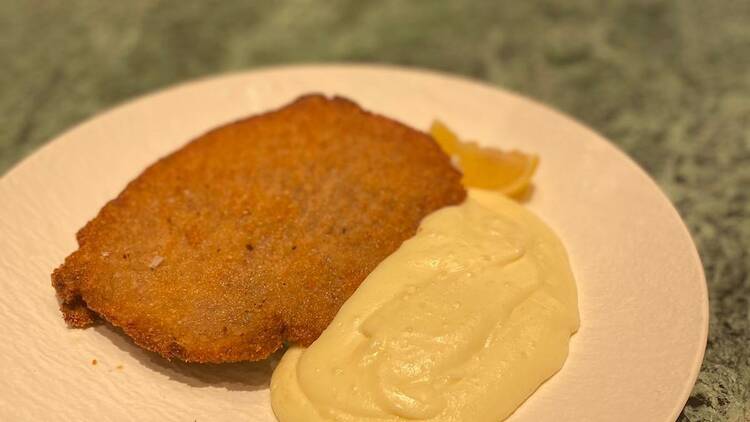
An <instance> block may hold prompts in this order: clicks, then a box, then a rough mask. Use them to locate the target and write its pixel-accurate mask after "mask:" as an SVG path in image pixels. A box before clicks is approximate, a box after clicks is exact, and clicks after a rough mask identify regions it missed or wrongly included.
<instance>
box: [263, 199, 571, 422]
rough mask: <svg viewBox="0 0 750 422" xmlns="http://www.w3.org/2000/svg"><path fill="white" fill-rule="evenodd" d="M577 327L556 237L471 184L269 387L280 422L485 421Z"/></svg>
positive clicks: (544, 371)
mask: <svg viewBox="0 0 750 422" xmlns="http://www.w3.org/2000/svg"><path fill="white" fill-rule="evenodd" d="M577 328H578V307H577V297H576V288H575V282H574V280H573V275H572V273H571V270H570V265H569V264H568V258H567V255H566V252H565V249H564V248H563V245H562V243H561V242H560V240H559V239H558V238H557V237H556V236H555V234H554V233H553V232H552V231H551V230H550V229H549V228H548V227H547V226H546V225H545V224H544V223H543V222H542V221H541V220H539V219H538V218H537V217H536V216H534V215H533V214H532V213H531V212H529V211H527V210H526V209H524V208H523V207H521V206H520V205H518V204H516V203H515V202H513V201H511V200H509V199H507V198H505V197H503V196H502V195H500V194H498V193H492V192H488V191H480V190H470V191H469V197H468V198H467V200H466V202H465V203H463V204H461V205H459V206H454V207H448V208H443V209H441V210H439V211H437V212H435V213H433V214H431V215H429V216H428V217H426V218H425V219H424V220H423V221H422V224H421V225H420V228H419V231H418V232H417V234H416V235H415V236H414V237H413V238H411V239H409V240H407V241H406V242H404V244H403V245H402V246H401V247H400V248H399V249H398V250H397V251H396V252H394V253H393V254H392V255H391V256H389V257H388V258H386V259H385V260H384V261H383V262H382V263H381V264H380V265H379V266H378V267H377V268H376V269H375V270H374V271H373V272H372V273H371V274H370V275H369V276H368V277H367V279H365V281H364V282H363V283H362V285H361V286H360V287H359V288H358V289H357V291H356V292H355V293H354V295H352V296H351V298H349V300H348V301H347V302H346V303H345V304H344V306H343V307H342V308H341V310H340V311H339V312H338V314H337V315H336V317H335V318H334V320H333V322H332V323H331V325H330V326H329V327H328V328H327V329H326V330H325V331H324V332H323V334H322V335H321V336H320V338H318V340H317V341H315V342H314V343H313V344H312V345H311V346H310V347H309V348H307V349H304V348H300V347H293V348H291V349H290V350H288V351H287V352H286V354H285V355H284V357H283V359H282V360H281V362H280V364H279V366H278V367H277V368H276V370H275V372H274V374H273V378H272V380H271V403H272V406H273V410H274V412H275V413H276V416H277V417H278V419H279V420H280V421H281V422H298V421H311V422H312V421H363V422H367V421H373V422H374V421H407V420H410V421H413V420H418V421H472V422H481V421H490V422H497V421H499V420H502V419H504V418H506V417H507V416H508V415H510V414H511V413H513V411H514V410H515V409H516V408H517V407H518V406H519V405H520V404H521V403H522V402H523V401H524V400H525V399H526V398H527V397H528V396H529V395H531V394H532V393H533V392H534V391H535V390H536V389H537V387H539V385H540V384H542V383H543V382H544V381H545V380H546V379H548V378H549V377H550V376H552V375H553V374H555V373H556V372H557V371H558V370H559V369H560V368H561V367H562V365H563V363H564V361H565V359H566V357H567V354H568V342H569V339H570V336H571V334H572V333H574V332H575V331H576V329H577Z"/></svg>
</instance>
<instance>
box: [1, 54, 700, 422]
mask: <svg viewBox="0 0 750 422" xmlns="http://www.w3.org/2000/svg"><path fill="white" fill-rule="evenodd" d="M308 92H323V93H326V94H338V95H343V96H346V97H349V98H351V99H353V100H355V101H357V102H358V103H360V104H361V105H362V106H363V107H365V108H367V109H369V110H373V111H376V112H378V113H381V114H385V115H386V116H390V117H393V118H395V119H398V120H401V121H403V122H405V123H407V124H409V125H411V126H413V127H416V128H421V129H426V128H428V127H429V124H430V122H431V121H432V120H433V119H435V118H439V119H441V120H443V121H444V122H446V123H447V124H448V125H449V126H450V127H452V128H454V129H455V130H456V131H457V133H459V134H460V135H461V136H462V137H466V138H469V139H477V140H480V141H481V142H482V143H484V144H487V145H496V146H498V147H501V148H506V149H507V148H519V149H522V150H524V151H529V152H535V153H537V154H539V155H540V156H541V165H540V167H539V171H538V173H537V176H536V178H535V186H536V189H535V192H534V195H533V197H532V199H531V201H530V202H529V203H528V206H529V207H530V208H532V209H533V210H534V211H535V212H536V213H537V214H539V215H540V216H541V217H542V218H543V219H544V220H545V221H546V222H547V223H548V224H549V225H550V226H551V227H553V229H554V230H555V231H556V232H557V234H558V235H559V236H560V237H561V238H562V240H563V242H564V243H565V245H566V247H567V249H568V252H569V254H570V258H571V262H572V266H573V271H574V273H575V275H576V279H577V283H578V293H579V301H580V313H581V328H580V330H579V331H578V333H577V334H576V335H575V336H573V338H572V339H571V347H570V357H569V358H568V360H567V362H566V363H565V366H564V367H563V369H562V370H561V371H560V372H559V373H558V374H557V375H555V376H554V377H553V378H552V379H550V380H549V381H548V382H547V383H545V384H544V385H543V386H542V387H541V388H540V389H539V390H538V391H537V392H536V393H535V394H534V395H533V396H532V397H531V398H529V399H528V400H527V401H526V403H524V404H523V405H522V406H521V407H520V408H519V409H518V411H516V413H515V414H513V415H512V416H511V418H510V419H509V420H510V421H513V422H520V421H541V420H554V421H576V422H577V421H605V420H606V421H672V420H674V419H675V418H676V417H677V415H678V414H679V412H680V410H681V409H682V406H683V405H684V403H685V401H686V400H687V398H688V395H689V393H690V390H691V388H692V386H693V383H694V382H695V379H696V377H697V374H698V370H699V368H700V365H701V361H702V358H703V351H704V348H705V344H706V335H707V331H708V301H707V292H706V283H705V279H704V276H703V270H702V266H701V262H700V259H699V257H698V254H697V253H696V250H695V246H694V245H693V242H692V240H691V238H690V235H689V234H688V231H687V230H686V228H685V225H684V224H683V222H682V221H681V220H680V217H679V215H678V214H677V212H676V211H675V209H674V208H673V207H672V205H671V204H670V202H669V200H668V199H667V198H666V197H665V196H664V194H663V193H662V192H661V191H660V190H659V188H658V187H657V186H656V184H655V183H654V182H653V181H652V180H651V179H650V178H649V177H648V176H647V175H646V173H644V172H643V171H642V170H641V169H640V168H639V167H638V166H637V165H636V164H634V163H633V162H632V161H631V160H630V159H629V158H628V157H627V156H625V155H624V154H623V153H622V152H620V151H619V150H617V149H616V148H615V147H614V146H612V145H611V144H610V143H608V142H607V141H605V140H604V139H603V138H602V137H600V136H599V135H597V134H596V133H594V132H592V131H591V130H589V129H587V128H585V127H583V126H582V125H581V124H579V123H577V122H575V121H573V120H571V119H570V118H568V117H565V116H563V115H561V114H559V113H557V112H555V111H553V110H550V109H549V108H547V107H544V106H542V105H540V104H537V103H534V102H533V101H529V100H528V99H524V98H522V97H519V96H517V95H514V94H510V93H507V92H504V91H500V90H498V89H495V88H492V87H489V86H485V85H481V84H478V83H475V82H471V81H467V80H464V79H460V78H456V77H452V76H446V75H441V74H436V73H432V72H426V71H417V70H404V69H398V68H388V67H373V66H304V67H286V68H274V69H268V70H261V71H255V72H249V73H241V74H233V75H227V76H222V77H218V78H213V79H207V80H200V81H197V82H192V83H189V84H184V85H179V86H177V87H174V88H170V89H168V90H166V91H162V92H158V93H156V94H153V95H149V96H146V97H144V98H141V99H138V100H135V101H132V102H129V103H127V104H125V105H122V106H120V107H117V108H115V109H114V110H111V111H108V112H106V113H103V114H101V115H99V116H98V117H96V118H94V119H92V120H90V121H88V122H86V123H83V124H82V125H80V126H78V127H75V128H74V129H72V130H70V131H68V132H67V133H65V134H63V135H61V136H60V137H59V138H57V139H55V140H54V141H53V142H50V143H49V144H48V145H47V146H45V147H44V148H42V149H41V150H39V151H38V152H37V153H36V154H34V155H33V156H31V157H30V158H28V159H27V160H25V161H23V162H22V163H21V164H20V165H18V166H17V167H16V168H14V169H13V170H12V171H10V172H9V173H8V174H7V175H6V176H5V177H4V178H3V179H2V181H0V233H2V236H0V289H2V295H1V296H0V318H1V319H2V325H3V341H2V342H0V371H1V372H0V374H2V376H1V378H2V383H0V419H2V420H53V419H54V420H100V421H108V420H131V419H134V418H135V419H138V420H182V421H188V420H190V421H192V420H199V421H204V420H211V421H220V420H222V421H224V420H226V421H235V420H248V419H249V420H253V421H272V420H274V417H273V413H272V412H271V407H270V404H269V393H268V381H269V376H270V372H271V370H272V367H273V360H269V361H266V362H260V363H245V364H227V365H190V364H183V363H177V362H172V363H170V362H167V361H165V360H163V359H161V358H160V357H158V356H156V355H154V354H152V353H149V352H145V351H143V350H141V349H139V348H138V347H136V346H134V345H133V344H132V343H131V342H130V341H129V340H128V339H127V338H126V337H124V336H123V335H122V334H120V333H119V332H117V331H116V330H114V329H112V328H110V327H109V326H107V325H101V326H98V327H95V328H92V329H87V330H74V329H68V328H66V327H65V324H64V323H63V320H62V318H61V316H60V312H59V311H58V306H57V301H56V299H55V294H54V290H53V289H52V286H51V285H50V273H51V272H52V270H53V269H54V268H55V267H56V266H58V265H60V264H61V263H62V261H63V259H64V258H65V256H66V255H68V254H69V253H70V252H72V251H73V250H75V249H76V242H75V232H76V230H78V229H79V228H80V227H82V226H83V225H84V224H85V223H86V221H88V220H89V219H90V218H92V217H94V215H96V213H97V211H98V210H99V209H100V208H101V207H102V206H103V205H104V203H105V202H106V201H107V200H109V199H111V198H113V197H115V196H116V195H117V194H118V193H119V192H120V191H121V190H122V189H123V188H124V187H125V185H126V183H127V182H128V181H130V180H131V179H133V178H134V177H135V176H137V175H138V174H139V173H140V172H141V170H143V168H144V167H145V166H147V165H148V164H150V163H151V162H153V161H154V160H156V159H157V158H159V157H161V156H163V155H165V154H167V153H169V152H170V151H173V150H175V149H176V148H178V147H180V146H181V145H182V144H184V143H185V142H186V141H188V140H190V139H191V138H193V137H195V136H197V135H200V134H201V133H203V132H205V131H206V130H208V129H211V128H213V127H215V126H217V125H220V124H222V123H225V122H228V121H232V120H235V119H238V118H240V117H243V116H247V115H249V114H255V113H258V112H262V111H266V110H269V109H272V108H275V107H278V106H281V105H283V104H285V103H287V102H289V101H291V100H292V99H294V98H295V97H297V96H299V95H300V94H304V93H308Z"/></svg>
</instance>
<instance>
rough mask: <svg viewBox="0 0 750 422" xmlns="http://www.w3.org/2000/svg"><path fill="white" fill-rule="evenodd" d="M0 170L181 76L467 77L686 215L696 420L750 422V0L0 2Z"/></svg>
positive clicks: (685, 417)
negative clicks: (559, 120) (330, 70)
mask: <svg viewBox="0 0 750 422" xmlns="http://www.w3.org/2000/svg"><path fill="white" fill-rule="evenodd" d="M0 57H2V64H1V65H0V116H2V120H0V121H1V122H2V124H0V173H2V172H4V171H6V170H7V169H8V168H10V166H12V165H13V164H14V163H16V162H18V161H19V160H21V159H22V158H23V157H24V156H26V155H28V154H29V153H31V152H33V151H34V150H35V149H36V148H38V147H39V146H40V145H42V144H43V143H45V142H46V141H48V140H49V139H51V138H53V137H54V136H55V135H57V134H59V133H60V132H62V131H63V130H65V129H66V128H68V127H70V126H71V125H74V124H76V123H78V122H81V121H83V120H85V119H87V118H89V117H91V116H93V115H95V114H96V113H98V112H100V111H102V110H104V109H106V108H109V107H112V106H113V105H116V104H118V103H120V102H122V101H124V100H127V99H129V98H133V97H135V96H137V95H141V94H144V93H147V92H149V91H152V90H155V89H159V88H162V87H165V86H168V85H171V84H174V83H176V82H179V81H185V80H189V79H192V78H196V77H200V76H205V75H210V74H216V73H220V72H227V71H237V70H245V69H253V68H256V67H260V66H268V65H272V64H282V63H283V64H289V63H306V62H326V61H346V62H349V61H356V62H379V63H392V64H402V65H408V66H419V67H425V68H432V69H437V70H442V71H447V72H453V73H457V74H462V75H465V76H469V77H473V78H476V79H480V80H484V81H487V82H489V83H491V84H494V85H497V86H501V87H504V88H507V89H511V90H514V91H517V92H520V93H522V94H524V95H527V96H530V97H533V98H536V99H538V100H541V101H543V102H545V103H548V104H550V105H552V106H553V107H556V108H558V109H560V110H562V111H564V112H566V113H568V114H570V115H572V116H574V117H576V118H577V119H579V120H581V121H583V122H585V123H586V124H588V125H590V126H591V127H593V128H594V129H596V130H597V131H599V132H601V133H603V134H604V135H605V136H606V137H607V138H609V139H611V140H612V141H613V142H615V143H616V144H617V145H619V146H620V147H621V148H622V149H624V150H625V151H627V153H628V154H630V156H632V157H633V158H634V159H635V160H636V161H637V162H638V163H640V164H641V165H642V166H643V167H644V168H645V169H646V170H647V171H648V172H649V173H650V174H651V175H652V176H653V177H654V178H655V179H656V180H657V182H658V183H659V185H660V186H661V187H662V188H663V189H664V190H665V191H666V193H667V194H668V195H669V197H670V198H671V199H672V201H673V202H674V203H675V204H676V206H677V208H678V209H679V211H680V213H681V214H682V216H683V217H684V219H685V220H686V221H687V224H688V226H689V228H690V230H691V232H692V234H693V236H694V238H695V241H696V243H697V245H698V249H699V251H700V254H701V257H702V259H703V263H704V266H705V270H706V277H707V279H708V285H709V289H710V296H711V325H710V333H709V339H708V349H707V351H706V357H705V361H704V363H703V368H702V370H701V373H700V376H699V378H698V382H697V384H696V386H695V388H694V390H693V393H692V396H691V397H690V399H689V400H688V402H687V405H686V407H685V410H684V411H683V413H682V415H681V416H680V419H679V420H680V421H747V420H750V351H749V350H748V347H750V316H749V315H748V310H749V308H750V302H749V299H750V1H747V0H736V1H723V0H722V1H700V0H685V1H656V0H655V1H646V0H621V1H608V2H601V1H596V0H583V1H574V0H561V1H540V0H533V1H482V2H470V1H419V0H415V1H395V0H394V1H342V0H337V1H318V2H315V1H309V0H308V1H273V2H272V1H253V2H241V1H205V2H198V1H150V0H148V1H147V0H131V1H126V2H109V1H53V0H31V1H5V0H2V1H0Z"/></svg>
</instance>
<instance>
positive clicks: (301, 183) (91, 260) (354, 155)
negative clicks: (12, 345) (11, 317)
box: [52, 95, 466, 362]
mask: <svg viewBox="0 0 750 422" xmlns="http://www.w3.org/2000/svg"><path fill="white" fill-rule="evenodd" d="M460 179H461V175H460V173H459V172H457V171H456V170H455V169H454V168H453V167H452V166H451V164H450V162H449V159H448V157H447V156H446V155H445V154H444V153H443V152H442V151H441V150H440V148H439V147H438V146H437V144H436V143H435V142H434V141H433V140H432V138H431V137H430V136H428V135H427V134H425V133H422V132H420V131H417V130H414V129H412V128H409V127H407V126H405V125H403V124H401V123H398V122H396V121H394V120H391V119H389V118H386V117H383V116H380V115H377V114H373V113H370V112H367V111H364V110H363V109H361V108H360V107H359V106H358V105H357V104H355V103H354V102H352V101H349V100H347V99H344V98H340V97H335V98H326V97H324V96H321V95H309V96H304V97H301V98H299V99H297V100H296V101H294V102H293V103H291V104H289V105H287V106H285V107H283V108H281V109H278V110H276V111H272V112H268V113H265V114H261V115H257V116H252V117H249V118H246V119H244V120H240V121H237V122H234V123H230V124H227V125H225V126H222V127H219V128H217V129H214V130H212V131H210V132H208V133H206V134H204V135H202V136H200V137H198V138H197V139H195V140H193V141H191V142H189V143H188V144H187V145H185V146H184V147H182V148H181V149H179V150H177V151H176V152H174V153H172V154H171V155H168V156H166V157H164V158H162V159H161V160H159V161H157V162H156V163H155V164H153V165H151V166H150V167H148V168H147V169H146V170H145V171H144V172H143V173H142V174H140V175H139V176H138V177H137V178H136V179H135V180H133V181H132V182H130V184H128V186H127V187H126V188H125V190H123V191H122V192H121V193H120V194H119V195H118V196H117V198H115V199H114V200H112V201H110V202H109V203H107V204H106V205H105V206H104V207H103V208H102V209H101V210H100V211H99V214H98V215H97V216H96V218H94V219H93V220H91V221H90V222H89V223H88V224H86V225H85V226H84V227H83V228H82V229H81V230H80V231H79V232H78V235H77V240H78V245H79V249H78V250H77V251H75V252H74V253H73V254H71V255H70V256H68V257H67V258H66V259H65V262H64V264H62V265H61V266H60V267H59V268H57V269H56V270H55V271H54V273H53V274H52V283H53V285H54V287H55V289H56V290H57V295H58V297H59V299H60V303H61V310H62V313H63V316H64V318H65V320H66V321H67V323H68V324H69V325H70V326H72V327H86V326H89V325H91V324H93V323H94V322H95V321H97V320H98V318H99V317H101V318H103V319H104V320H106V321H108V322H110V323H111V324H112V325H114V326H117V327H120V328H121V329H122V330H123V331H124V332H125V333H126V334H127V335H128V336H130V337H131V338H132V339H133V341H135V343H137V344H138V345H140V346H141V347H143V348H145V349H148V350H152V351H154V352H157V353H159V354H160V355H162V356H164V357H165V358H167V359H172V358H177V359H181V360H184V361H189V362H234V361H246V360H259V359H263V358H265V357H267V356H268V355H270V354H271V353H273V352H274V351H275V350H277V349H279V348H280V347H281V346H282V344H283V343H284V342H290V343H295V344H300V345H309V344H310V343H312V342H313V341H314V340H315V339H316V338H317V337H318V335H319V334H320V333H321V332H322V331H323V329H325V328H326V326H327V325H328V323H329V322H330V321H331V319H332V318H333V316H334V315H335V314H336V312H337V311H338V309H339V307H340V306H341V305H342V304H343V303H344V301H345V300H346V299H347V298H348V297H349V296H350V295H351V294H352V292H354V290H355V289H356V288H357V286H359V284H360V282H362V280H363V279H364V278H365V277H366V276H367V275H368V274H369V273H370V271H371V270H373V269H374V268H375V266H376V265H378V263H380V261H381V260H383V259H384V258H385V257H386V256H388V255H389V254H390V253H392V252H393V251H394V250H396V248H398V247H399V245H400V244H401V243H402V242H403V241H404V240H406V239H407V238H409V237H411V236H412V235H413V234H414V233H415V231H416V229H417V226H418V225H419V222H420V220H421V219H422V218H423V217H424V216H426V215H427V214H429V213H431V212H432V211H434V210H436V209H438V208H441V207H444V206H447V205H452V204H457V203H459V202H461V201H462V200H463V199H464V197H465V195H466V192H465V191H464V188H463V187H462V186H461V183H460Z"/></svg>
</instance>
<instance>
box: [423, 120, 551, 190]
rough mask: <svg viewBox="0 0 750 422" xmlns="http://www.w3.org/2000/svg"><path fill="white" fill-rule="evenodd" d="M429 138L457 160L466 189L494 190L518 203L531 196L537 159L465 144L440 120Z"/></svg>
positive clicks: (523, 154)
mask: <svg viewBox="0 0 750 422" xmlns="http://www.w3.org/2000/svg"><path fill="white" fill-rule="evenodd" d="M430 134H431V135H432V137H433V138H434V139H435V141H437V143H438V145H440V147H441V148H442V149H443V151H445V153H446V154H448V155H450V156H452V157H456V158H457V160H458V166H459V167H460V169H461V171H462V172H463V175H464V177H463V180H462V183H463V184H464V185H465V186H467V187H474V188H480V189H489V190H495V191H498V192H501V193H503V194H505V195H507V196H510V197H512V198H516V199H520V198H523V197H524V196H525V195H527V194H528V193H529V191H530V188H531V177H532V176H533V175H534V172H535V171H536V168H537V166H538V165H539V157H538V156H537V155H533V154H525V153H523V152H520V151H515V150H513V151H501V150H499V149H496V148H487V147H482V146H479V145H478V144H477V143H476V142H470V141H462V140H461V139H459V137H458V136H457V135H456V134H455V133H454V132H453V131H452V130H450V129H449V128H448V127H447V126H446V125H445V124H443V123H442V122H440V121H439V120H436V121H435V122H433V123H432V127H431V128H430Z"/></svg>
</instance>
